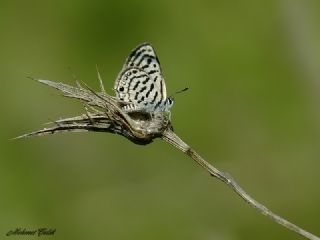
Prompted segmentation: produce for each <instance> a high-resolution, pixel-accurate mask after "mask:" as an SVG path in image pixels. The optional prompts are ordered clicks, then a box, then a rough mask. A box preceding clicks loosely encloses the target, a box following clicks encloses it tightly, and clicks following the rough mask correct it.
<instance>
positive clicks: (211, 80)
mask: <svg viewBox="0 0 320 240" xmlns="http://www.w3.org/2000/svg"><path fill="white" fill-rule="evenodd" d="M319 21H320V2H319V1H303V0H300V1H290V0H277V1H250V0H242V1H209V0H199V1H182V0H178V1H171V0H162V1H145V0H143V1H109V0H107V1H97V0H92V1H82V0H77V1H66V0H64V1H60V0H58V1H34V0H31V1H16V0H13V1H12V0H11V1H8V0H1V2H0V64H1V67H0V77H1V90H0V91H1V94H0V96H1V118H0V121H1V122H0V124H1V145H0V146H1V147H0V148H1V152H0V158H1V159H0V195H1V197H0V236H2V237H1V238H2V239H6V238H9V237H6V236H5V234H6V233H7V232H8V231H9V230H12V229H15V228H17V227H21V228H27V229H37V228H40V227H47V228H54V229H57V232H56V234H55V235H54V236H53V237H52V239H139V240H141V239H184V240H189V239H204V240H206V239H224V240H236V239H237V240H238V239H245V240H248V239H268V240H269V239H271V238H272V239H301V238H300V237H299V236H297V235H295V234H294V233H292V232H289V231H287V230H285V229H284V228H282V227H280V226H279V225H277V224H275V223H274V222H272V221H270V220H269V219H268V218H266V217H264V216H262V215H260V214H259V213H257V212H256V211H255V210H253V209H251V208H250V207H248V206H247V205H246V204H245V203H244V202H243V201H242V200H241V199H240V198H238V196H236V195H235V194H234V193H233V192H232V191H231V190H230V189H229V188H227V187H226V186H225V185H224V184H221V183H220V182H218V181H217V180H216V179H213V178H210V177H209V175H208V174H207V173H206V172H204V171H203V170H202V169H201V168H199V167H198V166H196V164H195V163H194V162H192V160H191V159H189V158H188V157H187V156H185V155H183V154H182V153H181V152H179V151H177V150H175V149H173V148H172V147H170V146H169V145H167V144H166V143H164V142H162V141H160V140H158V141H155V142H154V143H153V144H150V145H148V146H137V145H134V144H132V143H131V142H129V141H128V140H126V139H125V138H123V137H121V136H116V135H111V134H103V133H66V134H61V135H54V136H47V137H41V138H32V139H27V140H19V141H9V140H8V139H10V138H12V137H15V136H18V135H21V134H23V133H26V132H30V131H33V130H37V129H40V128H42V127H44V125H42V124H43V123H45V122H48V121H50V120H53V119H58V118H60V117H71V116H75V115H80V114H81V113H83V111H84V109H83V106H82V105H81V104H80V103H78V102H76V101H74V100H71V99H67V98H63V97H61V96H60V95H61V94H60V93H59V92H57V91H55V90H54V89H50V88H49V87H46V86H43V85H41V84H38V83H36V82H34V81H32V80H30V79H28V78H27V76H32V77H35V78H42V79H50V80H55V81H61V82H65V83H68V84H74V80H73V78H72V74H71V71H72V72H74V73H75V74H76V75H77V77H78V78H79V79H80V80H82V81H84V82H86V83H87V84H88V85H90V86H91V87H92V88H95V89H98V81H97V77H96V72H95V65H96V64H98V66H99V68H100V72H101V74H102V77H103V79H104V83H105V86H106V88H107V89H108V92H109V93H112V90H111V88H112V87H113V83H114V80H115V78H116V76H117V74H118V72H119V71H120V69H121V68H122V64H123V62H124V60H125V58H126V57H127V55H128V54H129V52H130V51H131V50H132V49H133V48H134V47H135V46H136V45H138V44H140V43H142V42H146V41H147V42H150V43H152V44H153V45H154V47H155V48H156V51H157V53H158V56H159V58H160V61H161V63H162V69H163V72H164V76H165V79H166V83H167V90H168V92H169V93H172V92H174V91H176V90H179V89H182V88H184V87H186V86H188V87H189V88H190V90H189V91H188V92H185V93H183V94H180V95H178V96H177V97H176V102H175V105H174V107H173V109H172V120H173V124H174V127H175V130H176V132H177V133H178V134H179V135H180V136H181V137H182V138H183V139H184V140H185V141H186V142H187V143H189V144H190V145H191V146H193V147H194V148H195V149H196V150H197V151H198V152H199V153H200V154H201V155H202V156H203V157H204V158H206V159H207V160H208V161H210V162H211V163H212V164H214V165H215V166H216V167H218V168H219V169H222V170H224V171H227V172H229V173H230V174H231V175H232V176H233V177H234V178H235V179H236V180H237V181H238V182H239V183H240V184H241V185H242V186H243V187H244V188H245V189H246V190H247V191H248V192H249V193H250V194H251V195H253V197H255V198H256V199H257V200H259V201H261V202H262V203H264V204H265V205H266V206H268V207H269V208H270V209H272V210H273V211H275V212H276V213H278V214H280V215H282V216H284V217H286V218H287V219H289V220H291V221H293V222H294V223H296V224H298V225H300V226H302V227H304V228H305V229H306V230H309V231H311V232H313V233H315V234H317V235H320V188H319V183H320V175H319V169H320V148H319V140H320V109H319V100H320V28H319V26H320V25H319ZM69 68H70V69H71V71H70V70H69ZM34 238H36V237H34ZM10 239H26V238H25V237H21V236H17V237H12V236H11V237H10Z"/></svg>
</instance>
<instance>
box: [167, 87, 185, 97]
mask: <svg viewBox="0 0 320 240" xmlns="http://www.w3.org/2000/svg"><path fill="white" fill-rule="evenodd" d="M188 89H189V88H188V87H186V88H184V89H182V90H179V91H176V92H174V93H173V94H171V95H170V96H169V97H170V98H172V97H173V96H174V95H176V94H178V93H182V92H185V91H187V90H188Z"/></svg>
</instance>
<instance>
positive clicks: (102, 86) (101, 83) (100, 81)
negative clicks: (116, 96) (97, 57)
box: [96, 65, 106, 93]
mask: <svg viewBox="0 0 320 240" xmlns="http://www.w3.org/2000/svg"><path fill="white" fill-rule="evenodd" d="M96 69H97V75H98V80H99V83H100V89H101V91H102V92H103V93H106V90H105V88H104V85H103V82H102V78H101V75H100V72H99V68H98V65H96Z"/></svg>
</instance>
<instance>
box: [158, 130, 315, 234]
mask: <svg viewBox="0 0 320 240" xmlns="http://www.w3.org/2000/svg"><path fill="white" fill-rule="evenodd" d="M162 139H163V140H165V141H166V142H168V143H169V144H171V145H172V146H174V147H175V148H177V149H179V150H180V151H182V152H184V153H185V154H187V155H188V156H189V157H191V158H192V159H193V160H194V161H195V162H196V163H198V164H199V165H200V166H201V167H203V168H204V169H205V170H206V171H208V172H209V173H210V175H211V176H213V177H216V178H218V179H219V180H221V181H222V182H224V183H226V184H227V185H228V186H229V187H230V188H231V189H232V190H233V191H235V192H236V193H237V194H238V195H239V196H240V197H241V198H242V199H243V200H245V201H246V202H247V203H248V204H249V205H250V206H251V207H253V208H255V209H257V210H258V211H259V212H260V213H262V214H263V215H266V216H268V217H270V218H271V219H272V220H273V221H275V222H276V223H278V224H280V225H282V226H284V227H286V228H288V229H289V230H291V231H294V232H296V233H298V234H300V235H301V236H303V237H306V238H308V239H311V240H319V239H320V238H319V237H317V236H315V235H313V234H312V233H309V232H307V231H305V230H304V229H302V228H300V227H298V226H297V225H295V224H293V223H291V222H289V221H288V220H286V219H284V218H282V217H280V216H279V215H277V214H275V213H273V212H271V211H270V210H269V209H268V208H267V207H265V206H264V205H262V204H261V203H259V202H257V201H256V200H254V199H253V198H252V197H251V196H250V195H249V194H248V193H246V192H245V191H244V190H243V189H242V188H241V187H240V186H239V184H238V183H237V182H236V181H235V180H234V179H233V178H232V177H231V176H230V175H229V174H228V173H225V172H222V171H220V170H218V169H217V168H215V167H214V166H212V165H211V164H210V163H208V162H207V161H206V160H204V159H203V158H202V157H201V156H200V155H199V154H198V153H197V152H196V151H195V150H193V149H192V148H191V147H189V146H188V145H187V144H186V143H185V142H183V141H182V140H181V139H180V138H179V137H178V135H176V134H175V133H174V132H173V131H171V130H166V131H164V133H163V136H162Z"/></svg>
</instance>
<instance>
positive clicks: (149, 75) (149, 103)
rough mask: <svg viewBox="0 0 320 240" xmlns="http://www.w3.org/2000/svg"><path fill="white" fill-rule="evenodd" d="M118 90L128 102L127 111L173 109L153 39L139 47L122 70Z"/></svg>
mask: <svg viewBox="0 0 320 240" xmlns="http://www.w3.org/2000/svg"><path fill="white" fill-rule="evenodd" d="M114 90H115V92H116V97H117V99H118V100H120V101H122V102H125V103H127V104H126V105H125V106H124V107H123V110H125V111H126V112H144V113H155V112H169V111H170V108H171V107H172V105H173V99H172V98H170V97H167V91H166V84H165V82H164V78H163V76H162V72H161V67H160V62H159V59H158V57H157V55H156V52H155V50H154V49H153V47H152V46H151V45H150V44H149V43H143V44H141V45H139V46H138V47H136V48H135V49H134V50H133V51H132V52H131V54H130V55H129V57H128V58H127V60H126V62H125V64H124V66H123V68H122V70H121V71H120V73H119V75H118V77H117V79H116V82H115V85H114Z"/></svg>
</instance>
